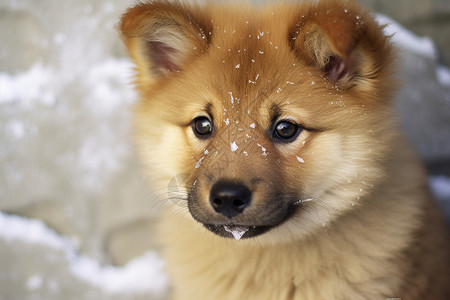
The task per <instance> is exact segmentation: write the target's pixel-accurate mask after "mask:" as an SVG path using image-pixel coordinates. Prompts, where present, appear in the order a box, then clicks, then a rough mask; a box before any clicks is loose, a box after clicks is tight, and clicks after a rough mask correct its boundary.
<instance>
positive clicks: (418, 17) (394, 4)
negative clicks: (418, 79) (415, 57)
mask: <svg viewBox="0 0 450 300" xmlns="http://www.w3.org/2000/svg"><path fill="white" fill-rule="evenodd" d="M360 2H361V3H362V4H363V5H365V6H366V7H368V8H369V9H371V10H372V11H376V12H379V13H383V14H385V15H388V16H391V17H392V18H394V19H395V20H397V21H398V22H400V23H401V24H403V25H404V26H406V27H408V28H409V29H411V30H412V31H414V32H416V33H417V34H419V35H424V36H430V37H432V38H433V40H434V41H435V42H436V44H437V47H438V49H439V51H440V55H441V60H442V62H444V63H445V64H447V65H450V34H448V33H449V32H450V31H449V30H450V1H448V0H360Z"/></svg>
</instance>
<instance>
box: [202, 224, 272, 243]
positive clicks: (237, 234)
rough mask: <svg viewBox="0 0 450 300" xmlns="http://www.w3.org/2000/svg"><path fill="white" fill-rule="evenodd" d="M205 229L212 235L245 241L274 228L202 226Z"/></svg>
mask: <svg viewBox="0 0 450 300" xmlns="http://www.w3.org/2000/svg"><path fill="white" fill-rule="evenodd" d="M203 226H205V228H207V229H208V230H210V231H212V232H213V233H215V234H217V235H220V236H222V237H225V238H234V239H235V240H240V239H247V238H252V237H256V236H258V235H261V234H263V233H265V232H267V231H269V230H270V229H271V228H273V227H274V226H245V225H233V224H231V225H218V224H203Z"/></svg>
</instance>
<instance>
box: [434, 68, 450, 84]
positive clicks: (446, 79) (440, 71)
mask: <svg viewBox="0 0 450 300" xmlns="http://www.w3.org/2000/svg"><path fill="white" fill-rule="evenodd" d="M436 76H437V79H438V80H439V82H440V83H441V84H442V85H445V86H448V87H450V69H449V68H447V67H444V66H437V68H436Z"/></svg>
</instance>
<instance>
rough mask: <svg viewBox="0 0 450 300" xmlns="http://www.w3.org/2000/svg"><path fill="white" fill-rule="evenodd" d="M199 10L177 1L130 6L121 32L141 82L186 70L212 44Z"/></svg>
mask: <svg viewBox="0 0 450 300" xmlns="http://www.w3.org/2000/svg"><path fill="white" fill-rule="evenodd" d="M199 11H200V9H192V8H188V7H184V6H183V5H181V4H180V3H178V2H169V1H164V0H160V1H152V2H149V3H140V4H138V5H136V6H134V7H132V8H130V9H129V10H128V11H127V12H126V13H125V14H124V15H123V17H122V19H121V22H120V31H121V33H122V37H123V40H124V43H125V45H126V46H127V48H128V50H129V52H130V54H131V56H132V58H133V60H134V62H135V63H136V65H137V67H138V75H139V81H140V82H141V83H142V84H151V83H154V82H157V81H159V80H162V79H164V78H166V77H168V76H171V75H172V74H173V73H174V72H178V71H181V70H183V69H184V68H185V67H186V66H187V64H188V63H189V62H190V61H192V60H193V59H194V58H195V56H196V55H199V54H200V53H202V52H203V51H204V50H206V48H207V47H208V44H209V36H208V35H206V34H205V32H210V30H209V28H207V25H209V24H208V23H207V22H202V17H201V13H199Z"/></svg>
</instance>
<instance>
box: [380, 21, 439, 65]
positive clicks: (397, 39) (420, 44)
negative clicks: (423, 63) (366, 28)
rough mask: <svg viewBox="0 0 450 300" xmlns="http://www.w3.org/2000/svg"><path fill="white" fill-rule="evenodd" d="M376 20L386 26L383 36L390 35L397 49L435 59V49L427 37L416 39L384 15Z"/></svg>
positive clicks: (416, 37) (415, 36)
mask: <svg viewBox="0 0 450 300" xmlns="http://www.w3.org/2000/svg"><path fill="white" fill-rule="evenodd" d="M376 19H377V21H378V23H379V24H381V25H386V27H385V28H384V32H385V34H386V35H388V36H391V35H392V41H393V42H394V43H395V44H396V45H397V46H398V47H399V48H401V49H406V50H408V51H412V52H414V53H416V54H418V55H421V56H425V57H428V58H432V59H435V58H436V57H437V51H436V47H435V46H434V43H433V41H432V40H431V39H430V38H429V37H418V36H417V35H415V34H413V33H412V32H410V31H408V30H407V29H406V28H405V27H403V26H401V25H400V24H398V23H397V22H395V21H394V20H392V19H391V18H389V17H387V16H385V15H381V14H378V15H377V16H376Z"/></svg>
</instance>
